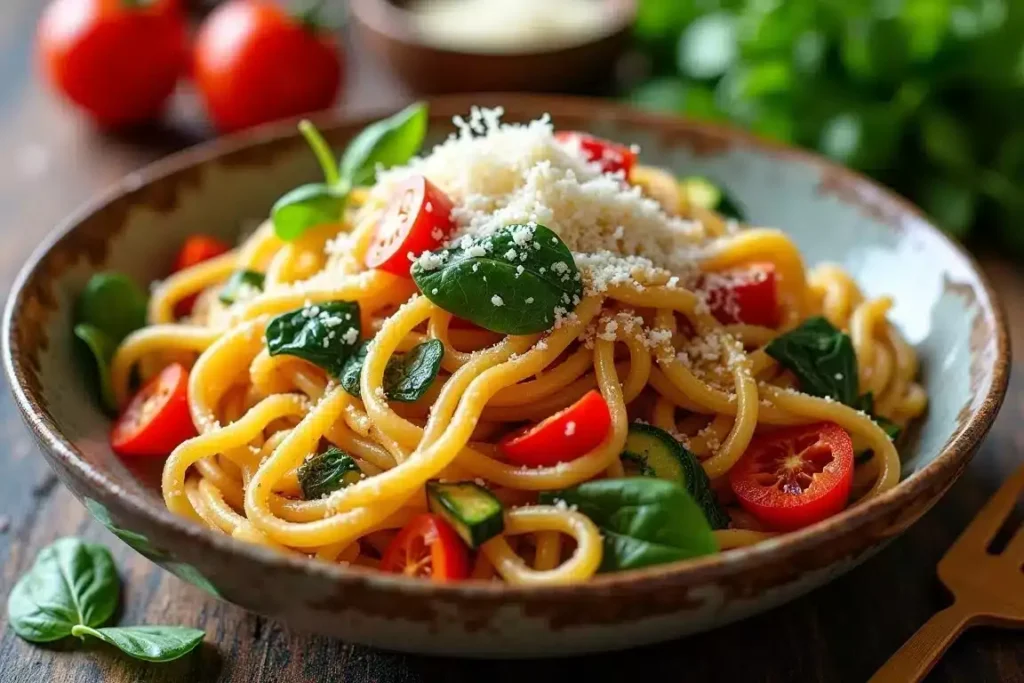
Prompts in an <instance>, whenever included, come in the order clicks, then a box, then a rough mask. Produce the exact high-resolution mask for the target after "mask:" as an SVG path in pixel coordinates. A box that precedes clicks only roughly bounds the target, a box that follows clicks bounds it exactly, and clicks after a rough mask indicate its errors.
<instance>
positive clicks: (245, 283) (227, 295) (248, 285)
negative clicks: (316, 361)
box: [218, 270, 264, 306]
mask: <svg viewBox="0 0 1024 683" xmlns="http://www.w3.org/2000/svg"><path fill="white" fill-rule="evenodd" d="M263 280H264V276H263V273H257V272H256V271H254V270H236V271H235V272H233V273H232V274H231V277H229V278H228V281H227V282H226V283H225V284H224V288H223V289H222V290H220V295H219V297H218V298H219V299H220V300H221V301H222V302H223V303H225V304H227V305H229V306H230V305H231V304H233V303H235V301H236V300H237V299H238V296H239V294H241V293H242V292H243V291H244V290H246V289H249V290H257V291H262V290H263Z"/></svg>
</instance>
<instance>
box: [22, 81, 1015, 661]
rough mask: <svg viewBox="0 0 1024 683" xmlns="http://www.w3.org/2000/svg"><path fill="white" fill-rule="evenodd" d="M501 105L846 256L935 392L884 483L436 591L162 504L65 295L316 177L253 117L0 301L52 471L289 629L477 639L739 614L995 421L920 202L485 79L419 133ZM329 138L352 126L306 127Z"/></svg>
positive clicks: (781, 593) (249, 215) (980, 355)
mask: <svg viewBox="0 0 1024 683" xmlns="http://www.w3.org/2000/svg"><path fill="white" fill-rule="evenodd" d="M474 103H482V104H502V105H504V106H505V108H506V111H507V112H508V118H510V119H515V120H525V119H528V118H533V117H535V116H537V115H540V114H542V113H545V112H550V114H551V115H552V117H553V118H554V120H555V123H556V124H557V125H558V126H560V127H566V128H573V129H580V130H589V131H591V132H593V133H595V134H597V135H601V136H605V137H609V138H613V139H616V140H621V141H623V142H636V143H638V144H639V145H640V146H641V147H642V148H643V154H642V158H643V160H644V161H645V162H646V163H652V164H657V165H661V166H667V167H669V168H671V169H672V170H673V171H676V172H678V173H680V174H683V173H686V174H690V173H694V174H705V175H708V176H710V177H712V178H713V179H715V180H717V181H719V182H720V183H722V184H724V185H725V186H726V187H727V188H728V189H729V190H730V191H731V192H732V193H733V194H734V195H735V196H736V197H737V198H739V200H740V201H741V202H742V203H743V204H745V205H746V207H747V210H748V214H749V216H750V217H751V218H752V220H753V221H754V222H756V223H759V224H762V225H771V226H778V227H782V228H784V229H786V230H788V231H789V232H790V233H791V234H792V235H793V237H794V238H795V240H796V242H797V243H798V244H799V246H800V248H801V249H802V250H803V253H804V255H805V257H806V259H807V262H808V263H809V264H814V263H817V262H820V261H824V260H829V261H837V262H840V263H842V264H843V265H844V266H845V267H846V268H848V269H849V270H850V271H851V272H852V273H853V275H854V277H856V279H857V281H858V282H860V283H861V285H862V286H863V287H864V289H865V290H866V291H867V292H868V293H869V294H872V295H874V294H881V293H889V294H892V295H893V296H894V297H895V301H896V306H895V308H894V309H893V311H892V314H891V315H892V318H893V320H895V321H896V323H897V324H898V325H899V327H900V329H902V331H903V332H904V333H905V334H906V336H907V338H908V339H909V340H910V341H911V342H912V343H913V344H914V345H915V347H916V348H917V350H918V353H919V354H920V356H921V359H922V373H923V377H922V379H923V382H924V385H925V387H926V388H928V389H929V395H930V399H931V402H930V407H929V410H928V413H927V415H926V416H925V418H924V419H923V420H922V422H921V424H920V426H919V428H916V429H914V430H912V434H911V439H910V441H911V443H910V444H909V445H907V446H906V447H905V448H904V471H903V481H902V482H901V483H900V485H899V486H898V487H896V488H895V489H894V490H892V491H889V492H887V493H886V494H884V495H882V496H879V497H878V498H876V499H874V500H873V501H871V502H869V503H867V504H864V505H860V506H857V507H854V508H852V509H850V510H847V511H845V512H843V513H842V514H839V515H837V516H835V517H833V518H831V519H828V520H826V521H824V522H821V523H819V524H817V525H814V526H812V527H810V528H807V529H804V530H802V531H800V532H798V533H794V534H790V535H786V536H783V537H780V538H777V539H774V540H771V541H768V542H765V543H762V544H760V545H757V546H754V547H751V548H745V549H740V550H733V551H729V552H726V553H723V554H720V555H717V556H714V557H708V558H704V559H701V560H698V561H693V562H686V563H679V564H672V565H662V566H658V567H652V568H649V569H646V570H640V571H634V572H626V573H620V574H613V575H604V576H599V577H597V578H596V579H595V580H594V581H592V582H590V583H587V584H584V585H580V586H572V587H560V588H513V587H508V586H504V585H502V584H499V583H479V584H478V583H474V582H470V583H466V584H461V585H457V586H438V585H435V584H433V583H430V582H426V581H413V580H407V579H403V578H402V577H399V576H394V575H386V574H378V573H372V572H370V571H364V570H359V569H348V568H342V567H338V566H332V565H328V564H321V563H317V562H313V561H305V560H301V559H296V558H289V557H284V556H281V555H278V554H276V553H275V552H273V551H270V550H265V549H262V548H258V547H255V546H250V545H247V544H244V543H241V542H238V541H235V540H232V539H231V538H228V537H227V536H224V535H221V534H217V533H214V532H212V531H210V530H208V529H206V528H202V527H200V526H198V525H196V524H193V523H191V522H188V521H186V520H184V519H180V518H177V517H175V516H173V515H171V514H170V513H169V512H168V511H167V510H166V509H165V508H164V506H163V504H162V502H161V499H160V495H159V490H158V487H157V486H156V481H157V479H156V474H157V470H158V467H159V463H156V464H155V467H153V468H150V469H147V470H132V469H129V468H128V467H127V466H126V464H125V463H123V462H122V461H121V460H119V459H118V458H117V457H115V456H114V455H113V453H111V451H110V449H109V448H108V446H107V431H108V426H109V423H108V421H107V419H106V418H105V417H104V416H103V414H102V413H101V412H100V411H99V410H98V408H97V407H96V402H95V400H94V398H93V395H92V393H91V391H90V389H89V387H88V386H87V384H86V381H85V380H84V379H83V378H82V373H81V372H80V370H79V369H78V367H76V364H75V357H74V353H73V346H72V334H71V309H72V302H73V301H74V298H75V296H76V294H77V293H78V292H79V290H80V289H81V288H82V286H83V285H84V283H85V282H86V280H87V279H88V277H89V276H90V275H91V274H92V273H93V272H95V271H97V270H100V269H108V268H109V269H116V270H121V271H125V272H127V273H128V274H130V275H132V276H133V277H135V278H136V279H137V280H138V281H139V282H148V281H150V280H152V279H154V278H159V277H161V276H163V275H164V274H165V273H166V271H167V267H168V263H169V261H170V260H171V258H172V255H173V253H174V252H175V250H176V249H177V248H178V246H179V245H180V244H181V242H182V240H183V239H184V237H185V236H186V235H188V234H190V233H193V232H196V231H200V230H201V231H204V232H210V233H214V234H218V235H220V236H222V237H224V238H228V239H232V238H234V237H235V236H236V235H237V234H238V232H239V231H240V230H241V229H243V228H245V227H247V226H249V225H250V224H251V223H252V222H254V221H258V220H260V219H262V218H263V217H264V216H265V215H266V213H267V210H268V209H269V207H270V205H271V204H272V202H273V201H274V199H275V198H276V197H278V196H280V195H281V194H282V193H283V192H284V191H285V190H287V189H289V188H291V187H294V186H295V185H297V184H299V183H301V182H308V181H310V180H312V179H314V178H315V177H316V175H317V169H316V166H315V162H314V159H313V156H312V155H311V154H310V153H309V150H308V149H307V148H306V145H305V144H304V143H303V142H302V141H301V139H300V138H299V137H298V136H297V135H295V134H294V133H293V132H292V129H291V128H290V127H272V128H265V129H260V130H257V131H255V132H253V133H250V134H249V135H247V136H244V137H238V138H232V139H228V140H224V141H220V142H215V143H212V144H210V145H206V146H204V147H201V148H198V149H195V150H190V151H187V152H184V153H182V154H179V155H177V156H175V157H171V158H169V159H167V160H165V161H163V162H160V163H158V164H156V165H154V166H152V167H150V168H148V169H146V170H144V171H141V172H140V173H137V174H134V175H132V176H129V177H127V178H125V179H124V181H123V182H122V183H121V184H120V185H119V186H118V187H116V188H114V189H113V190H112V191H111V192H110V193H108V194H107V195H106V196H105V197H103V198H101V199H99V200H98V201H97V202H95V203H93V204H92V205H91V206H89V207H88V208H86V209H84V210H83V211H81V212H79V213H78V214H77V215H76V216H74V217H73V218H71V219H70V220H69V221H67V222H66V223H65V224H64V225H63V226H61V227H60V229H59V230H57V231H56V232H55V233H54V234H53V236H52V237H51V238H50V239H49V240H48V241H47V242H46V243H45V244H44V245H42V246H41V247H40V248H39V250H38V251H37V252H36V254H35V255H34V256H32V258H31V259H29V262H28V264H27V265H26V267H25V270H24V271H23V272H22V274H21V276H20V278H19V279H18V282H17V284H16V285H15V287H14V290H13V292H12V294H11V297H10V301H9V302H8V307H7V313H6V317H5V325H6V328H5V330H4V342H5V349H4V364H5V369H6V371H7V376H8V378H9V379H10V382H11V384H12V386H13V389H14V393H15V396H16V398H17V401H18V404H19V406H20V408H21V410H22V412H23V413H24V415H25V419H26V421H27V422H28V424H29V426H30V427H31V429H32V431H33V432H34V433H35V435H36V437H37V438H38V440H39V443H40V444H41V445H42V451H43V453H44V455H45V456H46V457H47V459H48V460H49V461H50V464H51V465H52V466H53V468H54V469H55V470H56V471H57V473H58V474H59V475H60V478H61V480H62V481H63V482H64V483H65V484H66V485H67V486H68V487H69V488H70V489H71V490H72V491H73V492H74V493H75V494H76V495H77V496H78V497H79V498H80V499H81V500H82V501H83V502H84V503H85V504H86V505H87V506H88V507H89V509H90V510H91V511H92V512H93V513H94V514H95V515H96V516H97V518H98V519H99V520H100V521H101V522H103V523H104V524H106V525H108V526H110V527H111V528H113V529H115V532H116V533H117V534H118V535H119V536H120V537H121V538H122V539H123V540H124V541H125V542H127V543H129V544H130V545H132V546H133V547H134V548H136V549H137V550H139V551H140V552H142V553H143V554H145V555H146V556H148V557H150V558H151V559H153V560H154V561H155V562H158V563H160V564H161V565H163V566H164V567H166V568H167V569H169V570H170V571H173V572H174V573H176V574H177V575H179V576H181V577H182V578H184V579H186V580H189V581H191V582H193V583H196V584H198V585H200V586H202V587H204V588H205V589H206V590H209V591H211V592H213V593H214V594H216V595H219V596H220V597H222V598H224V599H225V600H229V601H231V602H234V603H237V604H239V605H242V606H243V607H246V608H249V609H252V610H255V611H258V612H262V613H264V614H268V615H271V616H274V617H277V618H280V619H283V620H285V621H288V622H289V623H291V624H293V625H295V626H296V627H298V628H302V629H308V630H315V631H321V632H324V633H328V634H333V635H336V636H339V637H342V638H345V639H349V640H353V641H358V642H362V643H368V644H373V645H378V646H382V647H387V648H394V649H399V650H408V651H415V652H432V653H459V654H465V655H473V656H499V655H503V656H504V655H513V656H525V655H552V654H567V653H573V652H592V651H599V650H607V649H613V648H623V647H629V646H632V645H637V644H641V643H649V642H653V641H657V640H665V639H668V638H674V637H677V636H681V635H684V634H687V633H692V632H695V631H702V630H706V629H710V628H713V627H715V626H717V625H720V624H723V623H726V622H729V621H733V620H735V619H740V618H743V617H745V616H747V615H750V614H753V613H755V612H760V611H762V610H765V609H768V608H770V607H772V606H775V605H778V604H779V603H782V602H784V601H786V600H790V599H792V598H793V597H795V596H797V595H800V594H802V593H805V592H807V591H809V590H811V589H812V588H814V587H816V586H819V585H821V584H822V583H824V582H826V581H829V580H830V579H832V578H834V577H836V576H838V575H839V574H842V573H843V572H845V571H847V570H849V569H850V568H851V567H853V566H854V565H856V564H857V563H859V562H861V561H863V560H864V559H865V558H867V557H868V556H870V555H871V554H872V553H873V552H874V551H876V550H877V549H879V548H880V547H881V546H882V545H883V544H884V543H885V542H887V541H888V540H890V539H892V538H893V537H895V536H896V535H897V534H899V533H900V532H902V531H903V530H904V529H906V528H907V527H908V526H909V525H910V524H912V523H913V522H914V521H916V520H917V519H918V518H919V517H920V516H921V515H922V514H923V513H924V512H925V511H926V510H928V508H930V507H931V506H932V505H933V504H934V503H935V501H936V500H938V498H939V497H940V496H941V495H942V494H943V493H944V492H945V491H946V489H947V488H949V486H950V485H951V484H952V483H953V481H954V480H955V479H956V478H957V476H958V475H959V474H960V472H961V471H962V470H963V468H964V466H965V465H966V464H967V462H968V460H969V459H970V458H971V456H972V455H973V454H974V452H975V450H976V449H977V446H978V443H979V441H980V440H981V438H982V437H983V436H984V434H985V432H986V431H987V430H988V428H989V426H990V425H991V423H992V420H993V419H994V418H995V414H996V411H997V409H998V407H999V404H1000V402H1001V400H1002V398H1003V393H1004V391H1005V389H1006V381H1007V373H1008V367H1009V347H1008V342H1007V334H1006V329H1005V324H1004V321H1003V317H1002V314H1001V312H1000V310H999V307H998V305H997V304H996V302H995V300H994V297H993V294H992V291H991V289H990V288H989V287H988V285H987V283H986V282H985V280H984V277H983V276H982V275H981V274H980V273H979V271H978V270H977V268H976V266H975V265H974V264H973V263H972V261H971V260H970V258H969V257H968V256H967V255H966V254H964V252H962V251H961V250H960V249H959V248H958V247H956V246H955V245H954V244H953V243H951V242H950V241H949V240H948V239H947V238H946V237H944V236H943V235H941V234H940V233H939V232H938V231H937V230H936V229H935V228H934V227H932V226H931V225H930V224H929V223H928V222H927V221H926V220H925V219H923V218H922V217H921V216H920V215H919V214H918V213H917V211H916V210H915V209H914V208H913V207H911V206H909V205H908V204H906V203H905V202H903V201H902V200H900V199H898V198H897V197H895V196H893V195H891V194H889V193H888V192H886V191H884V190H882V189H879V188H878V187H876V186H875V185H873V184H871V183H870V182H868V181H867V180H865V179H863V178H861V177H859V176H856V175H854V174H852V173H850V172H848V171H844V170H842V169H840V168H837V167H835V166H833V165H831V164H829V163H827V162H825V161H822V160H820V159H818V158H815V157H812V156H809V155H807V154H804V153H801V152H796V151H793V150H790V149H786V148H782V147H779V146H775V145H771V144H767V143H764V142H760V141H758V140H755V139H752V138H750V137H747V136H745V135H743V134H740V133H736V132H734V131H729V130H723V129H719V128H711V127H706V126H703V125H698V124H694V123H688V122H685V121H681V120H678V119H670V118H660V117H657V116H652V115H648V114H641V113H637V112H635V111H632V110H630V109H626V108H623V107H619V106H617V105H613V104H609V103H604V102H596V101H586V100H573V99H559V98H541V97H526V96H518V95H509V96H503V95H487V96H481V97H467V96H462V97H457V98H448V99H439V100H436V101H435V102H433V103H432V104H431V121H432V123H431V131H430V132H431V137H432V138H433V140H434V141H437V140H439V139H441V138H442V137H443V136H444V135H446V134H447V133H449V132H450V131H451V124H450V118H451V116H452V115H453V114H463V113H466V111H467V110H468V108H469V105H470V104H474ZM320 123H321V125H322V126H323V127H324V129H325V130H326V131H327V132H328V136H329V138H330V139H331V141H332V142H333V143H335V144H337V145H339V146H340V145H341V144H343V143H344V142H345V141H346V140H347V139H348V138H350V137H351V136H352V135H353V133H354V132H355V131H358V130H359V129H360V128H361V127H362V126H363V125H364V124H365V123H366V122H365V121H333V120H323V121H321V122H320Z"/></svg>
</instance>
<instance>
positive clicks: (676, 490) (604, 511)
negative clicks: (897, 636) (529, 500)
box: [540, 477, 718, 572]
mask: <svg viewBox="0 0 1024 683" xmlns="http://www.w3.org/2000/svg"><path fill="white" fill-rule="evenodd" d="M558 500H564V501H565V502H566V503H568V504H569V505H575V506H577V508H578V509H579V511H580V512H582V513H583V514H585V515H586V516H587V517H589V518H590V519H591V520H592V521H593V522H594V523H595V524H597V526H598V527H600V529H601V534H602V536H603V538H604V555H603V557H602V559H601V571H606V572H607V571H619V570H623V569H637V568H639V567H648V566H651V565H655V564H664V563H666V562H674V561H676V560H683V559H686V558H690V557H700V556H701V555H708V554H710V553H714V552H716V551H717V550H718V543H717V542H716V541H715V537H714V535H713V534H712V532H711V527H710V526H708V522H707V520H706V519H705V518H704V513H703V512H702V511H701V509H700V506H699V505H697V503H696V502H695V501H694V500H693V497H692V496H690V494H689V493H687V492H686V490H685V489H684V488H683V487H681V486H679V485H678V484H676V483H673V482H670V481H666V480H664V479H648V478H646V477H629V478H626V479H601V480H598V481H591V482H586V483H584V484H580V485H579V486H577V487H575V488H571V489H566V490H564V491H553V492H550V491H549V492H544V493H541V494H540V501H541V503H545V504H549V505H550V504H554V503H555V501H558Z"/></svg>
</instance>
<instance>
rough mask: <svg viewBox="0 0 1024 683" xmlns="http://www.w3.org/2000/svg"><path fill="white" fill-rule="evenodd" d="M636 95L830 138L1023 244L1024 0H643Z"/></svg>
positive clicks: (827, 142) (934, 204)
mask: <svg viewBox="0 0 1024 683" xmlns="http://www.w3.org/2000/svg"><path fill="white" fill-rule="evenodd" d="M635 35H636V44H637V46H638V48H639V50H640V52H641V53H642V54H643V55H645V56H646V57H647V59H645V60H643V61H644V62H645V63H646V64H647V66H649V68H648V69H647V70H646V71H645V72H644V73H645V75H644V76H643V78H642V80H641V82H639V83H637V82H633V83H624V84H623V87H624V88H625V89H626V91H627V95H626V96H627V98H628V99H630V100H631V101H633V102H635V103H637V104H639V105H641V106H643V107H646V108H651V109H655V110H660V111H668V112H674V113H678V114H682V115H686V116H691V117H694V118H698V119H710V120H721V121H731V122H733V123H737V124H740V125H742V126H744V127H747V128H749V129H751V130H753V131H754V132H756V133H759V134H761V135H763V136H766V137H769V138H774V139H776V140H780V141H783V142H787V143H794V144H797V145H801V146H804V147H810V148H814V149H817V150H818V151H820V152H822V153H824V154H826V155H827V156H830V157H832V158H833V159H835V160H837V161H839V162H840V163H842V164H845V165H847V166H850V167H853V168H855V169H857V170H859V171H863V172H865V173H868V174H870V175H872V176H874V177H875V178H877V179H878V180H880V181H881V182H883V183H884V184H886V185H889V186H890V187H892V188H894V189H895V190H897V191H898V192H900V193H902V194H904V195H906V196H908V197H910V198H911V199H912V200H913V201H915V202H916V203H917V204H919V205H920V206H921V207H923V208H924V210H925V211H927V212H928V213H930V214H931V215H932V216H933V217H934V218H935V219H936V220H937V221H938V222H939V223H940V224H941V225H942V226H943V227H944V228H945V229H946V230H947V231H949V232H950V233H951V234H953V235H955V236H956V237H959V238H962V239H965V238H967V237H979V238H986V239H989V240H998V241H999V242H1001V243H1002V244H1003V245H1006V246H1009V247H1012V248H1013V249H1015V250H1016V251H1017V253H1019V254H1024V118H1022V117H1021V116H1020V112H1021V111H1024V109H1022V106H1024V2H1018V1H1017V0H640V3H639V12H638V16H637V21H636V27H635Z"/></svg>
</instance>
